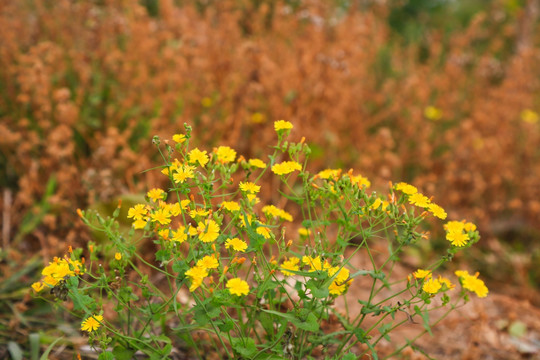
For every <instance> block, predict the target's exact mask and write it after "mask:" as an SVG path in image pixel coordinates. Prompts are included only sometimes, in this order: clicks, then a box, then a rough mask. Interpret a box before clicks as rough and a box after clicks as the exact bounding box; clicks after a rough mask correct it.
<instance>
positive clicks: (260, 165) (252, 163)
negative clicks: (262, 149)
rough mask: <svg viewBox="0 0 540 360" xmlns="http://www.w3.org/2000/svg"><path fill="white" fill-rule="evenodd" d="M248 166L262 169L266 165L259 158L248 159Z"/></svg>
mask: <svg viewBox="0 0 540 360" xmlns="http://www.w3.org/2000/svg"><path fill="white" fill-rule="evenodd" d="M248 164H249V166H252V167H256V168H259V169H264V168H265V167H266V164H265V162H264V161H262V160H261V159H249V161H248Z"/></svg>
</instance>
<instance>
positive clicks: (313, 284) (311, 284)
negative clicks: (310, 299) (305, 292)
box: [306, 279, 330, 299]
mask: <svg viewBox="0 0 540 360" xmlns="http://www.w3.org/2000/svg"><path fill="white" fill-rule="evenodd" d="M306 287H307V288H308V289H309V290H311V294H312V295H313V296H314V297H316V298H318V299H324V298H326V297H328V296H329V295H330V292H329V290H328V287H327V286H324V284H323V286H321V285H320V284H318V283H317V281H315V280H313V279H311V280H309V281H308V282H306Z"/></svg>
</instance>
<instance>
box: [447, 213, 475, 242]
mask: <svg viewBox="0 0 540 360" xmlns="http://www.w3.org/2000/svg"><path fill="white" fill-rule="evenodd" d="M444 229H445V230H446V240H448V241H450V242H451V243H452V245H454V246H458V247H462V246H465V245H467V243H468V242H469V240H470V237H469V232H472V231H475V230H476V225H474V224H473V223H470V222H465V221H464V220H463V221H449V222H447V223H446V224H445V225H444Z"/></svg>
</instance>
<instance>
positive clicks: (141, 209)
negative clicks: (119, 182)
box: [127, 204, 148, 220]
mask: <svg viewBox="0 0 540 360" xmlns="http://www.w3.org/2000/svg"><path fill="white" fill-rule="evenodd" d="M147 212H148V211H147V210H146V206H145V205H144V204H137V205H135V206H133V207H131V208H130V209H129V210H128V216H127V217H128V218H130V219H133V220H139V219H142V218H143V217H144V216H145V215H146V214H147Z"/></svg>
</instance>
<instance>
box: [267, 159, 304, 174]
mask: <svg viewBox="0 0 540 360" xmlns="http://www.w3.org/2000/svg"><path fill="white" fill-rule="evenodd" d="M295 170H302V165H300V164H299V163H297V162H296V161H284V162H282V163H280V164H275V165H273V166H272V172H273V173H274V174H276V175H287V174H290V173H292V172H293V171H295Z"/></svg>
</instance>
